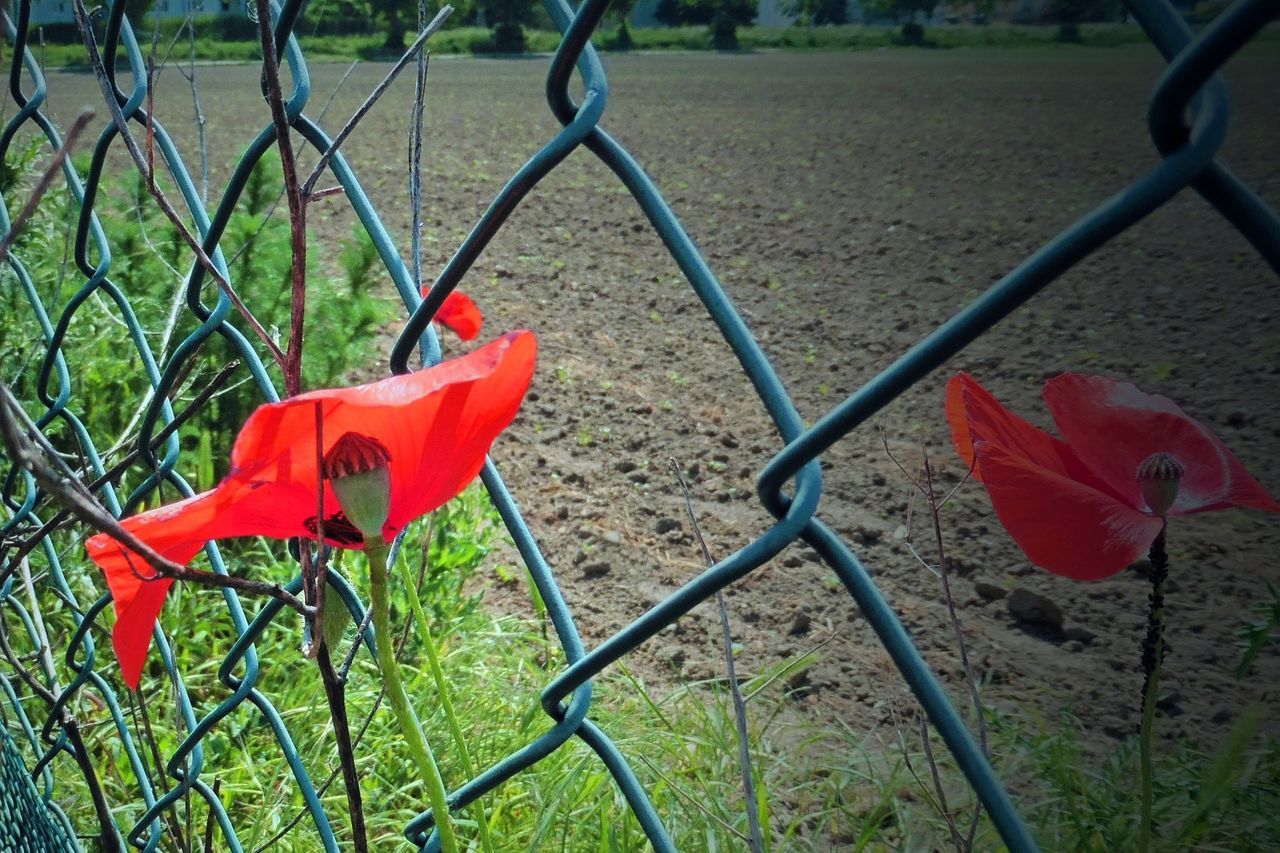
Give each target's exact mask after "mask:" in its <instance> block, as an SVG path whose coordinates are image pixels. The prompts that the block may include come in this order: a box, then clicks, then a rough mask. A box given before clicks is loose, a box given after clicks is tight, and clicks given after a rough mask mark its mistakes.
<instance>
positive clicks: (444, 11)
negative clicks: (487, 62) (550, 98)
mask: <svg viewBox="0 0 1280 853" xmlns="http://www.w3.org/2000/svg"><path fill="white" fill-rule="evenodd" d="M78 1H79V0H78ZM452 14H453V7H452V6H442V7H441V8H440V11H439V12H437V13H436V16H435V17H434V18H432V19H431V23H429V24H427V26H426V28H425V29H424V30H423V31H422V32H421V33H420V34H419V35H418V37H417V38H416V39H414V41H413V44H411V45H409V49H408V50H406V51H405V52H404V56H402V57H400V59H399V61H398V62H396V64H395V65H393V66H392V67H391V70H390V71H389V72H387V76H386V77H384V78H382V82H381V83H379V84H378V85H377V86H375V87H374V88H373V91H372V92H370V93H369V97H367V98H365V99H364V103H363V104H361V105H360V106H359V108H358V109H356V111H355V112H354V113H353V114H352V115H351V118H350V119H348V120H347V123H346V124H345V125H343V126H342V129H341V130H339V131H338V135H337V136H335V137H334V138H333V142H330V143H329V147H328V148H326V149H325V151H324V153H323V154H321V155H320V159H319V160H317V161H316V165H315V168H313V169H312V170H311V174H310V175H308V176H307V179H306V180H305V181H303V182H302V194H303V196H306V197H308V198H309V197H310V196H311V190H312V189H314V188H315V185H316V181H318V180H320V176H321V175H322V174H323V173H324V170H325V168H326V167H327V166H328V165H329V161H330V160H332V159H333V155H334V154H336V153H337V152H338V149H339V148H341V147H342V143H344V142H346V141H347V137H348V136H350V135H351V131H353V130H355V129H356V125H357V124H359V123H360V120H361V119H362V118H364V117H365V114H366V113H368V112H369V110H371V109H373V105H374V104H376V103H377V102H378V99H379V98H381V97H382V96H383V94H385V93H386V91H387V89H389V88H390V87H391V84H392V83H393V82H395V79H396V77H397V76H399V74H400V72H401V71H403V70H404V67H405V66H406V65H408V64H409V61H410V60H411V59H413V57H414V56H415V55H416V54H417V52H418V51H420V50H422V47H423V45H425V44H426V43H427V39H429V38H431V37H432V36H433V35H435V34H436V31H437V30H439V29H440V28H441V27H442V26H444V22H445V21H447V20H448V19H449V16H450V15H452Z"/></svg>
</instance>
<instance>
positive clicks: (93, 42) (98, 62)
mask: <svg viewBox="0 0 1280 853" xmlns="http://www.w3.org/2000/svg"><path fill="white" fill-rule="evenodd" d="M73 4H74V9H75V15H76V23H77V24H78V25H79V26H80V34H81V36H82V37H83V38H84V42H85V48H86V49H87V50H88V54H89V67H91V68H92V69H93V73H94V76H95V77H96V78H97V80H98V85H99V87H100V88H101V89H102V95H103V100H104V102H105V103H106V105H107V110H108V111H109V112H110V113H111V119H112V121H113V122H114V124H115V126H116V131H117V132H118V133H119V134H120V139H121V140H122V141H123V142H124V147H125V149H126V150H127V151H128V152H129V156H130V158H132V160H133V163H134V166H136V167H137V169H138V171H139V172H140V173H141V174H142V175H143V176H144V177H145V178H146V183H147V188H148V192H149V193H150V195H151V197H152V199H154V200H155V203H156V206H157V207H159V208H160V210H161V212H162V213H164V215H165V217H166V218H168V220H169V222H170V224H172V225H173V227H174V230H176V231H177V232H178V235H179V236H180V237H181V238H182V239H183V242H185V243H186V244H187V246H188V247H189V248H190V249H191V251H192V253H193V254H195V256H196V260H197V261H198V262H199V263H200V266H202V267H203V268H204V270H205V272H206V273H208V275H209V277H210V278H212V279H213V280H214V282H215V283H216V284H217V285H218V287H219V289H221V290H222V292H223V293H225V294H226V295H227V298H228V299H229V300H231V304H232V306H233V307H234V308H235V309H236V311H238V312H239V313H240V316H241V317H243V318H244V321H245V323H246V324H248V326H249V329H250V330H251V331H252V332H253V334H254V335H255V336H256V337H257V338H258V339H259V340H260V341H261V342H262V344H263V345H264V346H265V347H266V348H267V351H268V352H269V353H270V354H271V358H272V359H273V360H274V361H275V362H276V364H278V365H279V366H280V368H281V369H284V362H285V358H284V352H283V351H282V350H281V349H280V347H279V346H278V345H277V344H276V342H275V341H274V340H273V339H272V337H271V335H270V334H268V332H267V330H266V329H264V328H263V327H262V324H261V323H260V322H259V321H258V318H257V317H255V316H253V314H252V312H250V311H249V309H248V308H247V307H246V306H245V304H244V302H243V301H242V300H241V299H240V296H239V295H238V294H237V293H236V292H235V289H234V288H232V287H231V282H229V281H227V279H226V277H225V276H223V275H222V273H221V272H219V271H218V267H217V265H215V264H214V262H213V259H212V258H210V257H209V255H208V253H206V252H205V250H204V246H202V245H201V244H200V241H199V240H197V239H196V237H195V235H194V234H192V233H191V230H190V229H189V228H187V225H186V223H185V222H183V221H182V217H181V216H179V215H178V212H177V210H176V209H175V208H174V207H173V204H172V203H171V202H170V201H169V199H168V197H167V196H166V195H165V193H164V191H163V190H162V189H160V187H159V186H156V185H155V181H154V179H153V173H152V172H151V170H150V169H148V168H147V160H146V156H145V155H144V154H143V152H142V149H141V148H139V146H138V141H137V139H135V138H134V136H133V132H132V131H131V130H129V122H128V119H126V118H125V115H124V112H123V111H122V110H121V109H120V105H119V104H118V103H117V102H116V96H115V91H114V87H113V86H112V84H111V79H110V78H109V77H108V76H107V70H106V67H105V66H104V65H103V62H102V55H101V54H100V53H99V52H98V43H97V39H96V38H95V37H94V35H93V27H92V26H91V25H90V24H89V12H88V10H87V9H86V8H85V5H84V0H73Z"/></svg>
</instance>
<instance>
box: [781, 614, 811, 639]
mask: <svg viewBox="0 0 1280 853" xmlns="http://www.w3.org/2000/svg"><path fill="white" fill-rule="evenodd" d="M812 624H813V617H812V616H810V615H809V611H807V610H805V609H804V608H803V607H797V608H796V612H795V613H793V614H791V627H790V628H789V629H788V630H787V633H788V634H792V635H794V634H807V633H808V632H809V626H810V625H812Z"/></svg>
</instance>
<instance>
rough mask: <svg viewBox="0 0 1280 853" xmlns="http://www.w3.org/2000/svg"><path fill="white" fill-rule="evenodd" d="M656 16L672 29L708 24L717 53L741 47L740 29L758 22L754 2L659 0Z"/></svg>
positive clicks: (753, 0) (740, 0)
mask: <svg viewBox="0 0 1280 853" xmlns="http://www.w3.org/2000/svg"><path fill="white" fill-rule="evenodd" d="M654 15H655V17H657V19H658V20H659V21H662V22H663V23H664V24H667V25H669V26H680V25H685V24H695V25H696V24H706V25H707V26H709V27H710V28H711V43H712V44H713V45H714V46H715V47H716V49H717V50H732V49H733V48H736V47H737V46H738V27H745V26H747V25H749V24H750V23H751V22H752V21H754V20H755V19H756V2H755V0H659V2H658V7H657V8H656V9H655V10H654Z"/></svg>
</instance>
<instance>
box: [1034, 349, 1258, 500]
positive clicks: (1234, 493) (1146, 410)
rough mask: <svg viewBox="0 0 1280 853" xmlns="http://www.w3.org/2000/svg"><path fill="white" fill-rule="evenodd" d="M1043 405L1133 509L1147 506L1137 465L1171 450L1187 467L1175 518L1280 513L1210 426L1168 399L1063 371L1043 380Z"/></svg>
mask: <svg viewBox="0 0 1280 853" xmlns="http://www.w3.org/2000/svg"><path fill="white" fill-rule="evenodd" d="M1044 398H1045V402H1046V403H1047V404H1048V406H1049V410H1050V412H1052V413H1053V418H1054V421H1055V422H1056V423H1057V425H1058V429H1059V430H1060V431H1061V432H1062V436H1063V438H1065V439H1066V440H1067V443H1068V444H1070V445H1071V449H1072V450H1073V451H1075V453H1076V455H1077V456H1078V457H1079V458H1080V460H1081V461H1082V462H1083V463H1084V464H1085V465H1087V466H1088V467H1089V469H1090V470H1091V471H1093V472H1094V474H1096V475H1097V476H1098V477H1099V478H1100V479H1102V480H1104V481H1105V482H1106V483H1107V484H1108V486H1110V487H1111V489H1112V490H1114V491H1116V492H1117V493H1119V494H1120V495H1121V496H1122V497H1123V499H1124V500H1125V502H1126V503H1127V504H1129V505H1130V506H1132V507H1135V508H1138V509H1145V508H1146V504H1145V502H1144V501H1143V499H1142V490H1141V486H1140V485H1139V483H1138V479H1137V472H1138V467H1139V466H1140V465H1141V464H1142V463H1143V462H1144V461H1145V460H1146V459H1147V458H1148V457H1149V456H1151V455H1152V454H1153V453H1167V454H1169V455H1170V456H1172V457H1174V458H1175V459H1176V460H1177V461H1178V462H1179V463H1180V464H1181V465H1182V466H1183V469H1184V472H1183V475H1182V481H1181V483H1180V486H1179V489H1178V498H1177V500H1176V501H1175V502H1174V504H1173V508H1172V509H1171V510H1170V512H1171V514H1173V515H1184V514H1187V513H1193V512H1206V511H1208V510H1213V509H1224V508H1227V507H1234V506H1240V507H1253V508H1256V509H1264V510H1268V511H1270V512H1280V504H1278V503H1277V502H1276V500H1275V499H1274V498H1272V497H1271V495H1269V494H1268V493H1267V491H1266V490H1265V489H1264V488H1262V486H1261V485H1260V484H1259V483H1258V481H1257V480H1255V479H1254V478H1253V476H1252V475H1250V474H1249V472H1248V471H1247V470H1245V467H1244V466H1243V465H1242V464H1241V463H1240V461H1239V460H1238V459H1236V457H1235V456H1234V455H1233V454H1232V453H1231V451H1230V450H1229V449H1228V448H1227V446H1226V445H1225V444H1223V443H1222V441H1221V439H1219V438H1218V437H1217V436H1216V435H1214V434H1213V432H1212V431H1211V430H1210V429H1209V428H1208V427H1206V426H1205V425H1204V424H1201V423H1200V422H1198V421H1196V420H1195V419H1194V418H1192V417H1190V416H1189V415H1187V413H1186V412H1184V411H1183V410H1182V409H1181V408H1179V406H1178V405H1177V404H1176V403H1174V402H1173V401H1172V400H1170V399H1168V398H1167V397H1162V396H1160V395H1158V394H1146V393H1144V392H1142V391H1140V390H1138V389H1137V388H1136V387H1134V386H1133V385H1132V384H1130V383H1128V382H1117V381H1116V380H1114V379H1108V378H1106V377H1104V376H1086V375H1084V374H1079V373H1064V374H1062V375H1060V376H1057V377H1054V378H1053V379H1050V380H1049V381H1048V382H1046V383H1045V386H1044Z"/></svg>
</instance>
